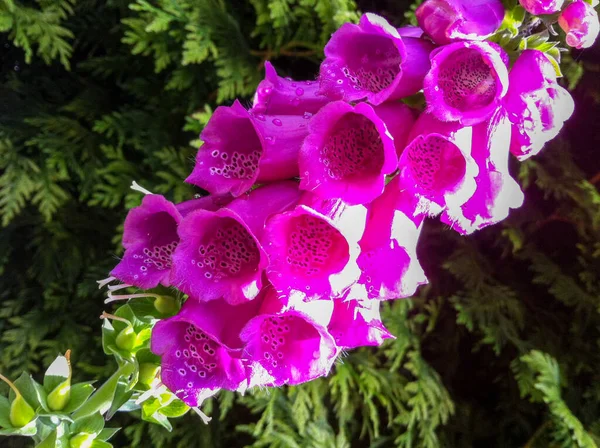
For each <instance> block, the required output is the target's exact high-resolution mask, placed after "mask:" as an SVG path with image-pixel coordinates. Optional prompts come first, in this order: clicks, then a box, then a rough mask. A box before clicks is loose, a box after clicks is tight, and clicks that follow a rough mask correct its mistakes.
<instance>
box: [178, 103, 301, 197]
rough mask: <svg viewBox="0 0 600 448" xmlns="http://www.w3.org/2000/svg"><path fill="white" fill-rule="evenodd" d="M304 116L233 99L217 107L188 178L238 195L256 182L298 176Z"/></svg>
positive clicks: (215, 190)
mask: <svg viewBox="0 0 600 448" xmlns="http://www.w3.org/2000/svg"><path fill="white" fill-rule="evenodd" d="M308 118H310V116H309V115H305V116H296V115H270V116H266V115H263V114H261V113H254V112H252V111H250V112H249V111H247V110H246V109H244V107H243V106H242V105H241V104H240V103H239V101H237V100H236V101H235V102H234V103H233V105H232V106H231V107H226V106H220V107H218V108H217V109H216V110H215V112H214V114H213V115H212V117H211V118H210V120H209V122H208V124H207V125H206V127H205V128H204V130H203V131H202V134H200V138H201V139H202V140H203V141H204V144H203V145H202V146H201V147H200V149H199V150H198V155H197V156H196V166H195V167H194V170H193V171H192V174H190V176H189V177H188V178H187V179H186V182H189V183H191V184H194V185H197V186H199V187H201V188H204V189H205V190H207V191H208V192H210V193H211V194H226V193H231V194H232V195H234V196H239V195H241V194H242V193H244V192H246V191H248V190H249V189H250V188H251V187H252V185H254V183H256V182H272V181H276V180H282V179H288V178H291V177H294V176H297V175H298V162H297V159H298V150H299V149H300V146H301V145H302V141H303V140H304V137H305V136H306V132H307V129H308V127H307V124H308V123H307V122H308Z"/></svg>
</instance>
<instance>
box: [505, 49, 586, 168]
mask: <svg viewBox="0 0 600 448" xmlns="http://www.w3.org/2000/svg"><path fill="white" fill-rule="evenodd" d="M504 107H505V108H506V111H507V112H508V118H509V120H510V121H511V123H512V125H513V126H512V137H511V146H510V150H511V152H512V153H513V154H514V155H515V156H516V157H517V158H518V159H519V160H521V161H523V160H526V159H528V158H529V157H531V156H533V155H536V154H538V153H539V152H540V151H541V150H542V148H543V146H544V145H545V144H546V142H548V141H550V140H552V139H553V138H554V137H556V136H557V135H558V133H559V132H560V130H561V128H562V127H563V124H564V122H565V121H566V120H568V119H569V117H571V115H572V114H573V111H574V108H575V105H574V103H573V99H572V98H571V95H570V94H569V92H567V91H566V90H565V89H564V88H563V87H561V86H559V85H558V83H557V81H556V72H555V70H554V67H553V66H552V63H551V62H550V61H549V59H548V58H547V56H546V55H544V54H543V53H542V52H541V51H538V50H525V51H524V52H523V53H521V55H520V56H519V58H518V59H517V61H516V62H515V63H514V65H513V67H512V69H511V71H510V88H509V89H508V93H507V95H506V98H505V99H504Z"/></svg>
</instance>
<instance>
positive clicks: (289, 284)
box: [263, 193, 367, 299]
mask: <svg viewBox="0 0 600 448" xmlns="http://www.w3.org/2000/svg"><path fill="white" fill-rule="evenodd" d="M366 215H367V209H366V208H365V207H364V206H362V205H356V206H349V205H348V204H346V203H344V202H343V201H341V200H339V199H321V198H320V197H318V196H316V195H313V194H311V193H305V194H304V195H303V196H302V199H301V200H300V202H299V204H298V205H297V206H296V208H295V209H293V210H290V211H288V212H285V213H281V214H277V215H274V216H273V217H272V218H271V219H270V220H269V221H268V223H267V227H266V229H265V237H264V242H263V244H264V247H265V250H266V251H267V254H268V255H269V261H270V264H269V267H268V268H267V276H268V278H269V280H270V281H271V283H272V284H273V286H274V288H275V289H276V290H277V291H278V292H284V293H287V294H289V293H290V291H291V290H294V289H295V290H298V291H302V292H303V293H304V294H305V295H306V296H307V297H308V298H310V299H318V298H322V297H325V298H329V297H331V296H333V297H336V296H339V295H340V294H342V293H343V292H344V290H346V289H347V288H348V287H349V286H351V285H352V284H353V283H354V282H356V280H358V277H359V275H360V271H359V269H358V266H357V264H356V258H357V257H358V254H359V253H360V248H359V246H358V241H359V240H360V238H361V237H362V234H363V231H364V227H365V221H366Z"/></svg>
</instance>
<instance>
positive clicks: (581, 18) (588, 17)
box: [558, 0, 600, 48]
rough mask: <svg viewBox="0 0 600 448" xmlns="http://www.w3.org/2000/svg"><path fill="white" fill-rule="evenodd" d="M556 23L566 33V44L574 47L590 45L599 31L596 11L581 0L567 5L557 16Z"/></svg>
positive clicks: (599, 26)
mask: <svg viewBox="0 0 600 448" xmlns="http://www.w3.org/2000/svg"><path fill="white" fill-rule="evenodd" d="M558 24H559V25H560V27H561V28H562V30H563V31H564V32H565V33H567V44H568V45H569V46H570V47H574V48H589V47H591V46H592V45H593V44H594V42H595V41H596V39H597V38H598V33H599V32H600V23H599V22H598V13H597V12H596V10H595V9H594V8H593V7H592V5H590V4H588V3H586V2H584V1H582V0H577V1H575V2H573V3H571V4H570V5H569V6H567V7H566V8H565V9H564V11H563V12H562V13H561V14H560V16H559V17H558Z"/></svg>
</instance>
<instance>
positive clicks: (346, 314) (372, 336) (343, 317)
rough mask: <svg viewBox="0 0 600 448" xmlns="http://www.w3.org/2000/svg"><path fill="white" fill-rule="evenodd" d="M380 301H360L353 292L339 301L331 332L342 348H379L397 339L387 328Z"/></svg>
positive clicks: (334, 311) (336, 304)
mask: <svg viewBox="0 0 600 448" xmlns="http://www.w3.org/2000/svg"><path fill="white" fill-rule="evenodd" d="M380 304H381V302H379V301H378V300H359V299H356V298H355V295H354V294H353V291H352V289H351V290H349V292H348V293H347V294H346V296H345V297H344V298H343V299H339V300H335V301H334V304H333V315H332V316H331V321H330V322H329V325H328V326H327V330H328V331H329V333H330V334H331V335H332V336H333V338H334V339H335V343H336V345H337V346H338V347H339V348H341V349H346V350H348V349H352V348H357V347H364V346H378V345H381V344H382V343H383V341H384V340H385V339H390V338H394V336H393V335H392V334H391V333H390V332H389V331H388V330H387V328H385V326H384V325H383V322H381V316H380V314H379V306H380Z"/></svg>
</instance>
